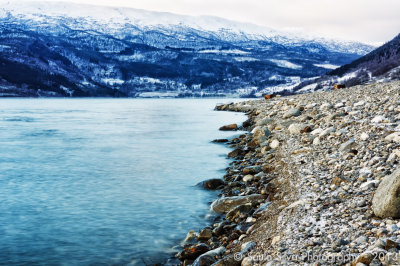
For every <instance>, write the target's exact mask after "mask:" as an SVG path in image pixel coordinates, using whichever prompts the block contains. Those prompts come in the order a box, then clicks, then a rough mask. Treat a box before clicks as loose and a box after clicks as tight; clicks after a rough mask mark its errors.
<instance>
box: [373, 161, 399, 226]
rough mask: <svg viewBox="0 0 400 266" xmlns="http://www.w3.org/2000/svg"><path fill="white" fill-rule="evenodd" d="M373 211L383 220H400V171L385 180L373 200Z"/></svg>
mask: <svg viewBox="0 0 400 266" xmlns="http://www.w3.org/2000/svg"><path fill="white" fill-rule="evenodd" d="M372 210H373V211H374V213H375V215H376V216H378V217H381V218H386V217H392V218H400V169H397V170H396V171H394V172H393V173H392V174H391V175H388V176H385V177H384V178H383V180H382V182H381V183H380V185H379V186H378V189H377V190H376V192H375V195H374V198H373V199H372Z"/></svg>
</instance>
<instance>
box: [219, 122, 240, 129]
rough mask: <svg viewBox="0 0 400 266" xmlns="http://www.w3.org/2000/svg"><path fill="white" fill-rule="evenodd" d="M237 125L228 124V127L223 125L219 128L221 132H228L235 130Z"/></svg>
mask: <svg viewBox="0 0 400 266" xmlns="http://www.w3.org/2000/svg"><path fill="white" fill-rule="evenodd" d="M237 129H238V125H237V124H230V125H225V126H222V127H220V128H219V130H221V131H230V130H237Z"/></svg>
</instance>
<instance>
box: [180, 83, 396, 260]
mask: <svg viewBox="0 0 400 266" xmlns="http://www.w3.org/2000/svg"><path fill="white" fill-rule="evenodd" d="M216 110H218V111H233V112H245V113H246V114H247V115H248V120H247V121H245V122H244V123H243V125H241V126H240V125H239V126H238V127H237V128H238V129H243V130H247V131H248V133H246V134H243V135H241V136H239V137H237V138H234V139H231V140H228V141H227V140H215V142H220V143H221V144H218V145H229V146H230V147H231V149H232V151H231V152H230V153H229V154H228V157H230V158H232V159H233V161H232V162H231V164H230V166H229V167H228V168H227V169H226V173H225V175H224V176H223V179H221V180H216V179H211V180H206V181H204V182H203V183H202V184H201V185H202V186H203V187H204V188H205V189H213V190H214V189H215V190H218V189H219V190H220V191H221V193H220V197H219V198H218V199H216V200H215V201H214V202H213V203H212V204H211V206H210V208H211V210H212V211H213V212H214V213H216V214H217V216H216V218H215V220H214V223H212V224H210V226H209V227H206V228H204V229H202V230H200V231H190V232H188V235H187V237H186V239H185V240H184V242H183V244H182V250H181V251H180V252H179V253H178V254H177V255H176V257H177V258H178V259H179V260H180V263H181V264H182V265H218V266H220V265H246V266H247V265H268V266H272V265H357V266H362V265H400V253H399V249H400V220H399V218H400V201H399V199H398V195H399V194H400V193H399V192H398V191H400V182H399V181H398V180H399V179H400V171H396V170H397V168H398V164H399V161H400V82H392V83H376V84H369V85H361V86H355V87H351V88H346V89H341V90H332V91H325V92H315V93H310V94H302V95H294V96H287V97H280V96H278V97H274V98H272V99H268V100H266V99H262V100H254V101H245V102H240V103H232V104H223V105H218V106H217V107H216ZM221 126H225V127H224V128H222V129H224V130H235V129H236V127H235V126H234V125H221Z"/></svg>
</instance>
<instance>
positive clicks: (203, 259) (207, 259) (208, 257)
mask: <svg viewBox="0 0 400 266" xmlns="http://www.w3.org/2000/svg"><path fill="white" fill-rule="evenodd" d="M224 253H225V247H219V248H216V249H213V250H210V251H208V252H206V253H204V254H203V255H201V256H200V257H198V258H197V259H196V260H195V261H194V262H193V264H192V266H206V265H207V266H208V265H211V264H213V263H215V262H216V261H217V260H216V257H217V256H222V255H223V254H224Z"/></svg>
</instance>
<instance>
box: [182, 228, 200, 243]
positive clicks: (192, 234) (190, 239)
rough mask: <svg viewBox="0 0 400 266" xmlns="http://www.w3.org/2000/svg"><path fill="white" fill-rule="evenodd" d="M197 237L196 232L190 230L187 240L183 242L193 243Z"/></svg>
mask: <svg viewBox="0 0 400 266" xmlns="http://www.w3.org/2000/svg"><path fill="white" fill-rule="evenodd" d="M196 237H197V234H196V232H195V231H193V230H190V231H189V232H188V233H187V235H186V238H185V240H183V242H185V243H187V242H191V241H192V240H193V239H195V238H196Z"/></svg>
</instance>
